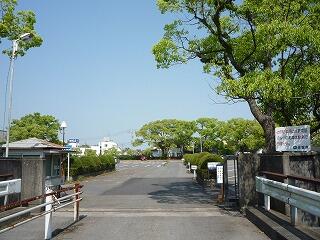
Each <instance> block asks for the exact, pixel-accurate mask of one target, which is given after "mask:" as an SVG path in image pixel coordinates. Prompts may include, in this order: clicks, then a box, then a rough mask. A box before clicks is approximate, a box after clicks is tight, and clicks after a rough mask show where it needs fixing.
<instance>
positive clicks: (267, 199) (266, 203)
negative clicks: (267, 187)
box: [264, 194, 270, 211]
mask: <svg viewBox="0 0 320 240" xmlns="http://www.w3.org/2000/svg"><path fill="white" fill-rule="evenodd" d="M264 208H265V210H266V211H270V196H268V195H266V194H264Z"/></svg>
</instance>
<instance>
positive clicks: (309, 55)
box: [153, 0, 320, 152]
mask: <svg viewBox="0 0 320 240" xmlns="http://www.w3.org/2000/svg"><path fill="white" fill-rule="evenodd" d="M157 4H158V7H159V9H160V11H161V12H162V13H167V12H169V13H176V16H177V19H176V20H175V21H173V22H172V23H170V24H167V25H166V26H165V27H164V30H165V33H164V37H163V38H162V39H161V40H160V41H159V42H158V43H157V44H156V45H155V46H154V47H153V54H154V56H155V59H156V61H157V66H158V67H161V68H168V67H170V66H171V65H174V64H177V63H186V62H187V61H188V60H190V59H194V58H198V59H200V61H201V62H202V63H203V66H204V70H205V71H206V72H207V73H213V74H214V76H216V77H217V79H218V84H217V89H216V90H217V92H218V93H220V94H222V95H224V96H226V98H227V99H228V100H230V101H238V100H242V101H246V102H247V103H248V105H249V108H250V110H251V112H252V114H253V116H254V117H255V118H256V120H257V121H258V122H259V124H260V125H261V126H262V128H263V130H264V135H265V139H266V150H267V151H268V152H273V151H275V137H274V133H275V132H274V128H275V124H276V123H279V124H280V125H292V124H301V123H303V124H310V125H311V127H312V129H311V131H312V133H316V132H317V131H319V129H320V94H319V92H320V79H319V77H318V76H319V74H320V64H319V57H320V56H319V51H320V34H319V33H320V2H319V1H318V0H261V1H256V0H243V1H235V0H158V1H157Z"/></svg>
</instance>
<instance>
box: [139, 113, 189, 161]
mask: <svg viewBox="0 0 320 240" xmlns="http://www.w3.org/2000/svg"><path fill="white" fill-rule="evenodd" d="M194 132H195V125H194V123H193V122H188V121H182V120H176V119H164V120H158V121H154V122H150V123H147V124H145V125H143V126H142V127H141V129H139V130H138V131H137V132H136V137H137V138H136V139H135V141H134V142H133V144H134V145H135V146H139V145H142V144H143V143H147V144H148V145H149V146H152V147H157V148H160V149H161V151H162V155H163V156H162V157H166V156H167V153H168V150H169V149H170V148H172V147H178V148H181V149H182V150H183V149H184V148H185V147H186V146H187V145H189V144H190V142H191V140H192V137H191V136H192V134H193V133H194Z"/></svg>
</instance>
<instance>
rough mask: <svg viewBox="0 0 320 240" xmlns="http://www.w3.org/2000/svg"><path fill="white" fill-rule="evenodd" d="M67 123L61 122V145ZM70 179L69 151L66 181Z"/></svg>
mask: <svg viewBox="0 0 320 240" xmlns="http://www.w3.org/2000/svg"><path fill="white" fill-rule="evenodd" d="M67 127H68V126H67V123H66V122H65V121H62V122H61V125H60V129H61V130H62V145H63V147H64V145H65V144H64V135H65V129H66V128H67ZM69 180H70V153H68V166H67V181H69Z"/></svg>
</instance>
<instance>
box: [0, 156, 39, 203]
mask: <svg viewBox="0 0 320 240" xmlns="http://www.w3.org/2000/svg"><path fill="white" fill-rule="evenodd" d="M44 163H45V161H44V159H40V158H24V159H22V158H20V159H17V158H11V159H6V158H0V174H7V173H12V174H13V179H17V178H21V194H20V198H21V199H26V198H30V197H34V196H38V195H42V194H43V193H44V192H45V172H44V171H45V165H44ZM10 200H13V199H11V198H10ZM14 200H17V199H14ZM38 202H39V201H38ZM35 203H37V202H35Z"/></svg>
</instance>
